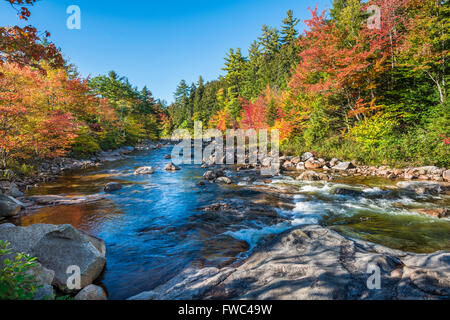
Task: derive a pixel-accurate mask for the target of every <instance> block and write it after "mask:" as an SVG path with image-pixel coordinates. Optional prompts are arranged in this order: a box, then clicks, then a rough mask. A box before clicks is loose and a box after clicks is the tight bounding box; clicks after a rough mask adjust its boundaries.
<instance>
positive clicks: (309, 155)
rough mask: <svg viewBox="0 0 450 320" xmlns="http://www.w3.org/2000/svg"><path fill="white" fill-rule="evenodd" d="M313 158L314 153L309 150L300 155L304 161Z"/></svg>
mask: <svg viewBox="0 0 450 320" xmlns="http://www.w3.org/2000/svg"><path fill="white" fill-rule="evenodd" d="M311 158H312V159H314V155H313V154H312V153H311V152H305V153H304V154H302V156H301V157H300V160H301V161H302V162H306V161H308V160H309V159H311Z"/></svg>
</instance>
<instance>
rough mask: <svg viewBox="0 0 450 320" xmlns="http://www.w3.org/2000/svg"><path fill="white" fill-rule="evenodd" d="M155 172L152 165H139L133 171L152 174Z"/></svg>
mask: <svg viewBox="0 0 450 320" xmlns="http://www.w3.org/2000/svg"><path fill="white" fill-rule="evenodd" d="M153 173H155V169H153V167H140V168H137V169H136V171H134V174H136V175H138V174H153Z"/></svg>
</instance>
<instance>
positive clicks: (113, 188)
mask: <svg viewBox="0 0 450 320" xmlns="http://www.w3.org/2000/svg"><path fill="white" fill-rule="evenodd" d="M120 189H122V185H121V184H120V183H118V182H110V183H108V184H106V185H105V191H106V192H112V191H117V190H120Z"/></svg>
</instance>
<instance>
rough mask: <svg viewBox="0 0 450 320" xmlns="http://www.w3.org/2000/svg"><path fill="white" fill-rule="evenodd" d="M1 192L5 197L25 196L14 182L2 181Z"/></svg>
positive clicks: (0, 184) (0, 182) (0, 183)
mask: <svg viewBox="0 0 450 320" xmlns="http://www.w3.org/2000/svg"><path fill="white" fill-rule="evenodd" d="M0 191H2V193H3V194H4V195H7V196H11V197H14V198H20V197H23V196H24V193H23V192H22V191H20V190H19V188H18V187H17V185H16V184H15V183H14V182H9V181H0Z"/></svg>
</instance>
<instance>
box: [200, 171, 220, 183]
mask: <svg viewBox="0 0 450 320" xmlns="http://www.w3.org/2000/svg"><path fill="white" fill-rule="evenodd" d="M203 178H204V179H205V180H209V181H211V180H215V179H216V178H217V175H216V173H215V172H214V171H212V170H208V171H206V172H205V173H204V174H203Z"/></svg>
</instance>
